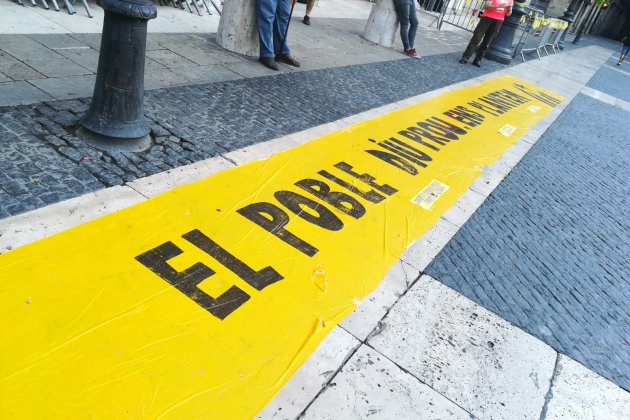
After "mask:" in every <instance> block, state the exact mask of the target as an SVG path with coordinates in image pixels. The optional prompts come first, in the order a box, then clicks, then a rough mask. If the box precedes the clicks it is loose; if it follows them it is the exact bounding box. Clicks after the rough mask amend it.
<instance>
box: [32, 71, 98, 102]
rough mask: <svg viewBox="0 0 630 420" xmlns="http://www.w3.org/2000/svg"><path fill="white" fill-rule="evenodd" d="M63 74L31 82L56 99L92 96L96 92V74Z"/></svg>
mask: <svg viewBox="0 0 630 420" xmlns="http://www.w3.org/2000/svg"><path fill="white" fill-rule="evenodd" d="M83 73H84V74H82V75H75V76H63V77H55V78H50V79H38V80H31V83H32V84H33V85H35V86H36V87H38V88H39V89H41V90H42V91H44V92H46V93H47V94H48V95H50V96H51V97H53V98H55V99H71V98H77V97H79V98H81V97H85V96H91V95H92V93H93V92H94V82H95V81H96V75H95V74H85V73H89V72H88V71H85V69H84V70H83Z"/></svg>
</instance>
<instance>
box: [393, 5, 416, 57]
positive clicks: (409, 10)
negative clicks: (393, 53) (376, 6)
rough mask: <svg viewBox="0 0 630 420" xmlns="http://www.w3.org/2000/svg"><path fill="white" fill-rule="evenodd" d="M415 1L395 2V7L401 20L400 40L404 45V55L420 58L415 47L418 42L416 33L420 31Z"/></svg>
mask: <svg viewBox="0 0 630 420" xmlns="http://www.w3.org/2000/svg"><path fill="white" fill-rule="evenodd" d="M415 3H416V2H415V0H394V7H395V8H396V14H397V15H398V20H400V38H401V39H402V43H403V48H404V51H403V54H405V55H407V56H409V57H413V58H420V56H419V55H418V54H417V53H416V49H415V48H414V47H413V44H414V42H415V41H416V31H417V30H418V16H417V15H416V4H415Z"/></svg>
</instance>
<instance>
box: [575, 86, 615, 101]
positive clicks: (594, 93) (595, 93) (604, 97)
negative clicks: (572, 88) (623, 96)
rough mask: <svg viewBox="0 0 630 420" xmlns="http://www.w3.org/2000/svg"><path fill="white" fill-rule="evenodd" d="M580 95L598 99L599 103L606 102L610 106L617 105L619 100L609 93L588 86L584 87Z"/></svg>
mask: <svg viewBox="0 0 630 420" xmlns="http://www.w3.org/2000/svg"><path fill="white" fill-rule="evenodd" d="M580 93H583V94H584V95H587V96H590V97H591V98H593V99H597V100H598V101H601V102H604V103H606V104H609V105H615V102H616V100H617V98H615V97H614V96H610V95H608V94H607V93H604V92H601V91H599V90H595V89H593V88H590V87H588V86H584V88H583V89H582V90H581V91H580Z"/></svg>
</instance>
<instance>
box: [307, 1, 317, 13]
mask: <svg viewBox="0 0 630 420" xmlns="http://www.w3.org/2000/svg"><path fill="white" fill-rule="evenodd" d="M313 6H315V0H307V2H306V14H305V16H310V15H311V12H312V11H313Z"/></svg>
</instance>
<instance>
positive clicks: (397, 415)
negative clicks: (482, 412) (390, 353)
mask: <svg viewBox="0 0 630 420" xmlns="http://www.w3.org/2000/svg"><path fill="white" fill-rule="evenodd" d="M301 418H302V419H313V420H336V419H367V418H373V419H417V418H422V419H427V420H429V419H434V420H438V419H454V420H456V419H460V420H465V419H470V418H472V416H471V415H470V414H469V413H467V412H466V411H464V410H463V409H461V408H460V407H458V406H457V405H456V404H454V403H453V402H451V401H449V400H448V399H446V398H445V397H444V396H442V395H440V394H439V393H437V392H436V391H434V390H433V389H431V388H430V387H428V386H427V385H425V384H423V383H422V382H420V381H419V380H418V379H417V378H415V377H413V376H412V375H410V374H409V373H406V372H404V371H402V370H400V369H399V368H398V366H396V365H395V364H394V363H392V362H391V361H390V360H388V359H387V358H386V357H384V356H383V355H381V354H379V353H378V352H376V351H374V350H373V349H371V348H370V347H368V346H362V347H361V348H360V349H359V351H357V352H356V353H355V354H354V355H353V356H352V359H350V360H349V361H348V363H346V364H345V366H344V367H343V370H342V371H341V372H340V373H339V374H338V375H337V376H335V378H334V381H333V383H332V384H331V385H330V386H329V387H328V388H326V390H325V391H324V392H323V393H322V394H321V395H320V396H319V397H318V398H317V399H316V400H315V402H314V403H313V404H312V405H311V406H310V407H309V408H308V409H307V410H306V412H305V414H304V416H302V417H301Z"/></svg>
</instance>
